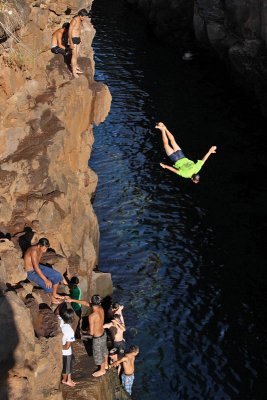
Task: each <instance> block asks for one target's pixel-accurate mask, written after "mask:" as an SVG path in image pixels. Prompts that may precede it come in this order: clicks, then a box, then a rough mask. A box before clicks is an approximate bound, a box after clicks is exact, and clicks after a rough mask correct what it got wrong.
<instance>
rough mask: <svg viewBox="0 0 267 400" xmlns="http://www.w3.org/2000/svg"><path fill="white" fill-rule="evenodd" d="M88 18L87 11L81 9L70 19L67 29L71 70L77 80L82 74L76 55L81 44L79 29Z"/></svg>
mask: <svg viewBox="0 0 267 400" xmlns="http://www.w3.org/2000/svg"><path fill="white" fill-rule="evenodd" d="M88 16H89V13H88V11H87V10H86V9H85V8H83V9H82V10H80V11H79V12H78V14H77V15H76V16H75V17H73V18H72V20H71V22H70V27H69V45H70V48H71V50H72V57H71V68H72V73H73V76H74V77H75V78H78V77H79V75H78V74H82V71H81V70H80V68H79V67H78V55H79V49H80V43H81V27H82V23H83V21H84V20H85V18H87V17H88Z"/></svg>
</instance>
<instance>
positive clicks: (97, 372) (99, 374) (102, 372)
mask: <svg viewBox="0 0 267 400" xmlns="http://www.w3.org/2000/svg"><path fill="white" fill-rule="evenodd" d="M105 373H106V370H105V371H102V370H101V369H100V370H99V371H96V372H94V373H93V374H92V376H93V377H94V378H98V377H99V376H102V375H105Z"/></svg>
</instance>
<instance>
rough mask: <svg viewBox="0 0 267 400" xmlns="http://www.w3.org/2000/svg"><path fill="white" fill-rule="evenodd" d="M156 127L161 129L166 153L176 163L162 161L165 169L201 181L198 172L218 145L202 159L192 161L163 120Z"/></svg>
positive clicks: (197, 181)
mask: <svg viewBox="0 0 267 400" xmlns="http://www.w3.org/2000/svg"><path fill="white" fill-rule="evenodd" d="M156 128H157V129H159V130H160V131H161V134H162V141H163V146H164V149H165V151H166V154H167V156H168V157H169V158H170V160H171V161H172V162H173V163H174V165H173V167H171V166H169V165H166V164H163V163H160V166H161V167H162V168H164V169H165V168H166V169H169V170H170V171H172V172H174V173H175V174H178V175H180V176H182V177H183V178H190V179H191V180H192V182H194V183H199V180H200V176H199V174H198V172H199V171H200V170H201V168H202V167H203V165H204V163H205V162H206V161H207V159H208V158H209V156H210V155H211V154H214V153H216V149H217V147H216V146H212V147H211V148H210V149H209V151H208V152H207V154H206V155H205V156H204V157H203V158H202V160H198V161H197V162H196V163H194V161H191V160H189V159H188V158H186V157H185V155H184V153H183V151H182V150H181V148H180V147H179V146H178V144H177V143H176V141H175V138H174V136H173V135H172V134H171V132H170V131H169V130H168V129H167V128H166V126H165V125H164V124H163V123H162V122H159V123H158V124H157V125H156ZM169 142H170V143H169Z"/></svg>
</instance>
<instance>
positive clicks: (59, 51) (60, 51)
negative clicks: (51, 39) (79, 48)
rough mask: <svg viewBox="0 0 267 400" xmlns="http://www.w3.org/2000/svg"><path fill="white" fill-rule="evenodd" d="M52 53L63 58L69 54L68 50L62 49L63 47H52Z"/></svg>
mask: <svg viewBox="0 0 267 400" xmlns="http://www.w3.org/2000/svg"><path fill="white" fill-rule="evenodd" d="M51 51H52V53H54V54H62V55H63V56H66V55H67V54H68V53H67V52H66V50H65V49H62V48H61V47H59V46H53V47H51Z"/></svg>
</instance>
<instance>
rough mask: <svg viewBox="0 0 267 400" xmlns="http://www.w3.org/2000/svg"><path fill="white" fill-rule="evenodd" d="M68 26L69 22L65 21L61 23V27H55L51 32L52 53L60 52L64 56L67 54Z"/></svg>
mask: <svg viewBox="0 0 267 400" xmlns="http://www.w3.org/2000/svg"><path fill="white" fill-rule="evenodd" d="M69 27H70V24H69V22H65V23H64V24H63V25H62V28H59V29H57V30H56V31H55V32H54V33H53V34H52V45H51V51H52V53H54V54H62V55H63V56H64V57H65V56H67V55H68V54H69V46H68V32H69Z"/></svg>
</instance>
